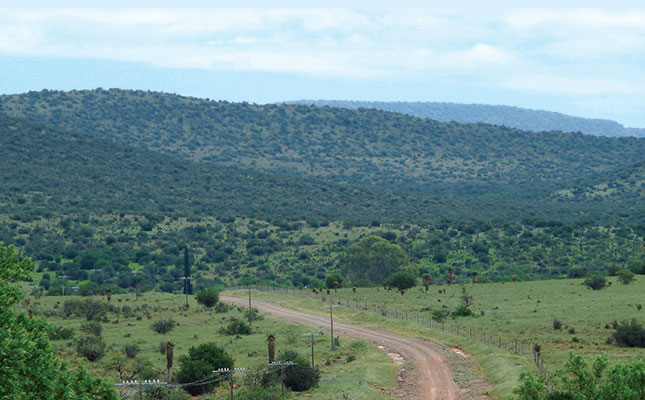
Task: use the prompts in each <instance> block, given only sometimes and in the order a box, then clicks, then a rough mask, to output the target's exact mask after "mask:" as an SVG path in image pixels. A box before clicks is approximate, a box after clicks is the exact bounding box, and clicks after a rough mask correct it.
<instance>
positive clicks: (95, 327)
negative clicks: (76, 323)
mask: <svg viewBox="0 0 645 400" xmlns="http://www.w3.org/2000/svg"><path fill="white" fill-rule="evenodd" d="M81 332H84V333H87V334H88V335H94V336H101V333H103V325H101V323H100V322H97V321H88V322H85V323H84V324H82V325H81Z"/></svg>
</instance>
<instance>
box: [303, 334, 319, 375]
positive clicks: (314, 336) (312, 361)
mask: <svg viewBox="0 0 645 400" xmlns="http://www.w3.org/2000/svg"><path fill="white" fill-rule="evenodd" d="M322 335H323V333H322V332H310V333H305V334H304V335H302V336H307V337H311V368H315V366H314V339H315V338H317V337H318V336H322Z"/></svg>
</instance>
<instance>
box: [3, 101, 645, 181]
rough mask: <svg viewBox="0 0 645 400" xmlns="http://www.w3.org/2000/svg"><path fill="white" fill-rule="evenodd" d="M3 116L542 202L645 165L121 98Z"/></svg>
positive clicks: (575, 152)
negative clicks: (539, 197)
mask: <svg viewBox="0 0 645 400" xmlns="http://www.w3.org/2000/svg"><path fill="white" fill-rule="evenodd" d="M0 111H1V112H4V113H6V114H8V115H11V116H15V117H21V118H28V119H30V120H33V121H37V122H40V123H43V124H47V125H55V126H59V127H61V128H63V129H65V130H70V131H74V132H81V133H88V134H94V135H98V136H101V137H104V138H107V139H111V140H115V141H118V142H121V143H125V144H130V145H136V146H138V147H141V148H145V149H148V150H153V151H157V152H163V153H166V154H172V155H176V156H180V157H182V158H186V159H190V160H193V161H209V162H217V163H218V164H219V165H228V166H235V167H244V168H254V169H257V170H262V171H267V172H273V173H287V174H290V175H297V176H303V177H310V178H319V179H325V180H328V181H332V182H336V183H347V184H352V185H362V186H371V187H380V188H388V189H397V190H422V191H423V190H440V189H441V188H443V187H446V186H449V187H452V188H457V189H456V190H459V191H462V192H464V191H465V192H468V191H470V190H472V188H475V190H479V191H482V190H484V191H485V190H492V191H495V190H497V189H496V188H499V187H504V186H512V187H513V190H514V191H515V192H518V193H519V192H520V190H519V188H520V187H524V188H530V189H531V190H533V188H536V187H537V188H539V189H540V190H543V189H545V188H549V187H551V186H553V185H556V186H560V185H562V183H563V182H567V181H568V180H570V179H579V178H582V177H585V176H589V175H594V174H599V173H603V172H607V171H612V170H615V169H618V168H621V167H624V166H627V165H630V164H633V163H636V162H639V161H642V159H643V154H645V140H644V139H636V138H620V139H616V138H607V137H595V136H588V135H582V134H580V133H562V132H528V131H521V130H517V129H511V128H506V127H501V126H494V125H489V124H482V123H479V124H463V123H455V122H452V123H444V122H437V121H434V120H430V119H420V118H415V117H411V116H408V115H404V114H397V113H391V112H384V111H380V110H373V109H360V110H349V109H343V108H330V107H312V106H303V105H254V104H248V103H229V102H217V101H209V100H204V99H196V98H189V97H182V96H177V95H171V94H164V93H155V92H144V91H129V90H116V89H114V90H94V91H71V92H60V91H42V92H30V93H26V94H21V95H11V96H0Z"/></svg>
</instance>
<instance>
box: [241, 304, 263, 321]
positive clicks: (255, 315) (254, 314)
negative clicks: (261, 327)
mask: <svg viewBox="0 0 645 400" xmlns="http://www.w3.org/2000/svg"><path fill="white" fill-rule="evenodd" d="M249 316H250V317H251V321H261V320H263V319H264V315H262V314H260V311H258V309H257V308H255V307H252V308H251V310H246V311H245V312H244V319H246V320H247V321H248V320H249Z"/></svg>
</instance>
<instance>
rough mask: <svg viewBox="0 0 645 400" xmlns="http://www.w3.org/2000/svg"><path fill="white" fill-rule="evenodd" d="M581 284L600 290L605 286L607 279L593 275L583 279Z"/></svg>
mask: <svg viewBox="0 0 645 400" xmlns="http://www.w3.org/2000/svg"><path fill="white" fill-rule="evenodd" d="M583 284H584V285H585V286H587V287H590V288H591V289H593V290H600V289H602V288H604V287H605V286H607V279H606V278H605V277H604V276H601V275H593V276H590V277H589V278H587V279H585V281H584V282H583Z"/></svg>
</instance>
